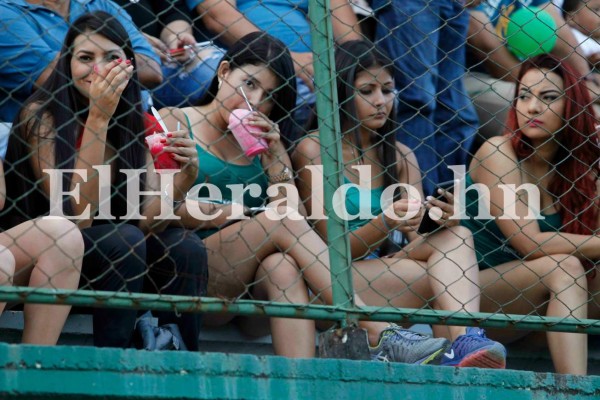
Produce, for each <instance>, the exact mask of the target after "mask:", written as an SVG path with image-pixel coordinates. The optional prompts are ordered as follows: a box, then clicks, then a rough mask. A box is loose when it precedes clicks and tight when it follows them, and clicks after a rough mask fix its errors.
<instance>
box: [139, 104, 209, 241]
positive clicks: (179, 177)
mask: <svg viewBox="0 0 600 400" xmlns="http://www.w3.org/2000/svg"><path fill="white" fill-rule="evenodd" d="M159 113H160V114H161V116H162V118H163V119H164V122H165V124H166V125H167V128H168V129H169V132H165V138H164V141H165V143H164V148H163V151H164V152H165V153H171V155H172V157H173V159H174V160H175V161H177V163H178V164H179V166H180V171H179V172H177V173H176V174H175V176H174V177H173V188H169V189H171V190H169V191H171V193H168V195H169V196H172V197H171V198H170V200H172V201H173V202H174V204H179V206H178V208H177V209H176V210H175V211H176V212H175V215H179V214H178V213H180V214H181V213H182V212H183V211H182V210H181V209H182V208H183V210H185V205H184V204H183V203H182V201H183V200H185V198H186V195H187V192H188V191H189V189H190V188H191V187H192V185H193V184H194V182H195V180H196V178H197V177H198V151H197V150H196V143H195V142H194V140H193V139H191V137H190V132H189V131H188V129H187V124H185V121H184V124H183V125H181V121H182V120H185V118H182V117H183V113H182V112H181V110H179V109H172V108H165V109H162V110H160V112H159ZM178 122H179V125H178ZM181 126H183V127H184V128H183V129H177V128H180V127H181ZM147 165H148V169H147V170H148V173H147V174H146V182H145V184H146V188H147V189H146V190H150V191H155V192H161V190H162V189H161V185H160V174H159V173H158V172H157V171H156V169H155V168H154V162H153V158H152V155H151V154H150V152H149V151H148V152H147ZM163 197H166V196H152V197H149V198H148V199H147V201H146V202H145V203H144V205H143V215H144V216H145V217H146V219H145V220H141V221H140V224H139V226H140V228H141V229H142V230H143V231H145V232H148V231H153V232H160V231H162V230H164V229H165V228H166V227H167V226H169V225H177V226H182V222H181V221H178V220H174V219H167V220H163V219H157V217H158V216H160V214H161V205H162V200H161V199H162V198H163ZM179 216H180V215H179Z"/></svg>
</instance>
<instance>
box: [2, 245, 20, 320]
mask: <svg viewBox="0 0 600 400" xmlns="http://www.w3.org/2000/svg"><path fill="white" fill-rule="evenodd" d="M0 235H1V234H0ZM15 264H16V261H15V256H13V254H12V253H11V252H10V250H8V249H7V248H6V247H4V246H0V285H2V286H5V285H12V283H13V277H14V274H15V269H16V266H15ZM4 307H6V303H0V314H2V311H4Z"/></svg>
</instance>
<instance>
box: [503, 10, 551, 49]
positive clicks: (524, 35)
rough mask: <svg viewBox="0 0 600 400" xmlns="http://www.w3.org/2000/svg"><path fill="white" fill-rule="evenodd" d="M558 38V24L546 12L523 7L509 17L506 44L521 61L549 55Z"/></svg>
mask: <svg viewBox="0 0 600 400" xmlns="http://www.w3.org/2000/svg"><path fill="white" fill-rule="evenodd" d="M556 38H557V36H556V23H555V22H554V19H553V18H552V16H551V15H550V14H549V13H548V12H547V11H545V10H542V9H540V8H538V7H522V8H519V9H518V10H516V11H515V12H513V13H512V14H510V16H509V22H508V26H507V27H506V43H507V45H508V49H509V50H510V51H512V52H513V54H515V55H516V56H517V57H518V58H520V59H526V58H529V57H533V56H537V55H538V54H544V53H549V52H550V51H552V49H553V48H554V45H555V44H556Z"/></svg>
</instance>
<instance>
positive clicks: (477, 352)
mask: <svg viewBox="0 0 600 400" xmlns="http://www.w3.org/2000/svg"><path fill="white" fill-rule="evenodd" d="M441 365H447V366H451V367H476V368H499V369H504V368H506V349H505V348H504V346H502V345H501V344H500V343H498V342H495V341H493V340H490V339H488V338H487V337H485V331H484V330H483V329H479V328H467V333H466V334H465V335H460V336H459V337H458V338H456V340H455V341H454V343H452V347H450V351H448V352H446V353H444V356H443V357H442V362H441Z"/></svg>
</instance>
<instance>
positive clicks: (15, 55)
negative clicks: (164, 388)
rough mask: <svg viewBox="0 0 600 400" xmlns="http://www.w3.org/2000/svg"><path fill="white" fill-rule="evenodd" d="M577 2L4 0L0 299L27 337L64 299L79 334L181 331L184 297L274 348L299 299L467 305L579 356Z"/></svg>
mask: <svg viewBox="0 0 600 400" xmlns="http://www.w3.org/2000/svg"><path fill="white" fill-rule="evenodd" d="M505 3H506V4H505ZM538 3H539V4H538ZM575 3H577V4H575ZM588 3H591V2H585V1H581V2H570V1H565V4H564V5H561V4H551V3H545V2H535V1H529V2H508V1H506V2H504V1H484V2H482V3H481V4H464V3H463V2H461V1H454V0H453V1H450V0H447V1H442V0H439V1H433V0H420V1H417V0H411V1H402V2H401V1H390V2H378V1H373V2H371V3H367V2H360V3H359V2H356V3H355V4H352V5H350V4H348V3H347V2H345V1H341V0H332V1H331V2H327V3H326V2H323V1H317V0H315V1H301V2H294V3H292V2H287V1H282V2H273V3H272V4H271V3H263V2H255V1H238V2H237V3H235V4H233V3H231V2H225V1H222V0H204V1H194V0H187V1H185V2H183V1H171V2H155V1H149V0H148V1H144V0H141V1H135V2H134V1H131V2H129V1H125V0H121V1H117V2H116V3H112V2H108V1H100V0H95V1H90V2H87V3H85V4H84V3H79V2H74V1H73V2H69V1H66V2H63V3H60V4H57V5H46V6H44V5H38V4H34V3H33V2H27V1H17V0H10V1H6V2H4V3H3V4H1V5H0V21H2V22H1V25H0V90H1V91H2V92H3V97H4V98H3V100H0V118H1V119H2V120H3V121H4V122H3V127H5V138H7V143H6V144H5V145H4V147H5V148H6V149H7V152H6V156H5V157H4V172H5V178H6V179H5V180H6V190H3V192H5V193H6V201H5V202H4V208H3V211H2V221H3V222H2V223H3V228H4V229H5V231H4V232H3V233H2V234H0V244H1V245H2V246H3V251H2V253H0V255H1V259H2V264H1V265H2V272H3V278H2V281H3V284H4V286H3V288H2V290H1V292H0V298H2V299H3V300H4V301H7V302H17V303H21V302H24V303H26V305H25V313H26V314H30V316H28V317H27V318H28V321H30V322H29V323H28V324H26V326H25V333H24V337H23V338H24V341H26V342H31V343H55V342H56V340H57V338H58V336H59V334H60V331H61V329H62V325H63V323H64V321H65V319H66V317H67V315H68V313H69V308H68V307H65V306H64V305H75V306H82V307H92V308H93V310H92V313H93V314H94V341H95V344H97V345H100V346H120V347H124V346H127V345H128V344H129V341H130V338H131V337H132V335H133V331H134V325H135V321H136V319H137V318H138V314H141V313H139V312H138V311H139V310H152V312H153V314H154V316H155V317H158V319H159V323H160V324H161V325H165V324H167V325H168V324H175V325H176V326H177V327H178V333H172V334H173V336H176V337H178V338H180V340H182V342H183V344H184V345H185V348H188V349H195V348H197V345H198V343H197V340H196V339H197V337H198V332H199V329H200V322H201V321H200V317H199V316H200V315H203V318H204V320H205V321H206V322H208V323H210V324H224V323H227V322H228V321H230V320H231V319H232V318H234V316H243V317H244V318H245V317H250V318H251V317H257V316H268V317H271V323H270V328H271V333H272V335H273V343H274V346H275V351H276V353H278V354H283V355H290V356H310V355H314V337H315V323H314V320H319V321H337V323H338V324H341V325H344V326H345V325H347V324H351V325H353V324H359V325H361V327H363V328H365V329H367V330H368V331H369V337H370V339H372V338H371V336H373V337H374V338H379V337H380V336H381V337H382V338H383V337H386V335H385V334H381V333H382V332H385V330H386V329H387V325H386V323H387V322H399V323H403V324H407V323H409V322H410V323H426V324H434V325H437V326H436V327H435V328H434V333H435V335H436V336H447V337H448V338H450V339H453V340H457V338H459V337H460V336H461V335H464V328H463V327H464V326H475V325H477V326H481V327H487V328H490V329H492V332H493V333H494V335H493V337H497V338H501V340H502V341H503V342H508V341H510V340H514V339H516V338H518V337H520V336H522V335H523V332H522V331H530V330H541V331H551V332H567V333H566V334H564V333H551V334H549V335H548V342H549V344H550V349H551V352H552V356H553V359H554V361H555V367H556V369H557V371H560V372H571V373H585V368H586V367H585V364H586V344H585V340H586V338H585V336H584V335H574V334H569V333H572V332H578V333H583V332H586V333H597V332H598V331H599V330H600V329H599V327H598V321H597V318H598V315H599V310H600V309H599V307H598V303H597V298H596V297H597V294H598V292H599V290H598V282H599V281H600V278H597V276H596V270H595V262H596V260H597V259H599V258H600V253H599V249H600V246H599V245H598V243H597V241H598V237H597V227H598V218H599V216H598V203H597V202H598V195H597V176H598V172H599V171H598V161H599V157H598V156H599V152H598V139H597V133H596V131H597V129H596V124H597V121H596V117H595V114H594V107H595V104H596V103H597V99H598V95H597V93H598V92H599V90H598V86H597V83H598V81H597V78H596V72H595V69H594V65H595V60H596V57H597V55H598V54H600V51H598V50H600V46H598V43H597V42H596V37H597V31H598V28H600V22H596V20H594V19H593V18H598V14H597V10H596V8H594V7H593V6H591V5H590V4H588ZM563 9H564V10H563ZM123 10H125V11H126V12H127V13H129V15H131V17H132V18H133V19H132V18H131V17H129V15H128V14H125V12H124V11H123ZM87 13H91V14H87ZM115 17H116V18H115ZM594 24H595V25H594ZM261 31H264V32H267V33H269V34H270V35H269V36H267V35H264V34H262V33H261ZM365 38H366V39H368V41H367V40H365ZM334 43H335V44H334ZM372 43H375V45H373V44H372ZM596 48H598V49H596ZM288 49H289V51H288ZM540 54H549V55H546V56H543V55H542V56H540ZM528 60H529V61H528ZM517 82H518V83H517ZM153 109H159V110H160V111H159V112H157V113H153V112H152V111H151V110H153ZM167 132H169V133H167ZM177 169H180V170H179V171H176V170H177ZM44 215H51V217H50V218H48V217H44V218H42V216H44ZM69 220H71V222H70V221H69ZM55 304H61V305H62V306H55ZM145 316H148V314H145ZM142 320H143V318H142ZM257 321H258V320H257ZM43 324H46V325H45V326H47V328H45V329H38V328H37V327H38V326H42V325H43ZM261 324H263V323H262V322H254V323H251V324H247V325H248V326H249V327H250V328H249V329H250V330H255V331H260V329H259V328H258V327H259V326H260V325H261ZM322 324H323V326H321V322H320V323H319V324H318V325H319V327H320V328H326V327H327V326H331V324H329V325H328V324H327V323H326V322H323V323H322ZM443 325H446V326H448V327H449V328H448V329H443V328H442V326H443ZM138 326H139V324H138ZM170 326H171V327H173V325H170ZM115 327H116V328H115ZM261 327H262V326H261ZM494 328H499V330H498V331H497V332H496V330H495V329H494ZM505 328H506V329H505ZM496 335H497V336H496ZM284 338H287V339H285V340H287V341H288V343H287V344H282V341H284ZM289 343H293V344H289ZM378 343H379V342H378V339H377V340H376V339H372V340H371V345H372V346H374V347H375V348H377V344H378ZM566 349H570V350H568V351H570V352H571V353H572V354H571V355H570V356H569V357H567V358H568V361H565V360H564V359H562V358H563V357H562V356H563V354H562V352H563V351H567V350H566ZM565 357H566V356H565Z"/></svg>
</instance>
